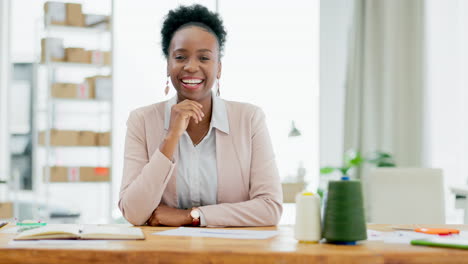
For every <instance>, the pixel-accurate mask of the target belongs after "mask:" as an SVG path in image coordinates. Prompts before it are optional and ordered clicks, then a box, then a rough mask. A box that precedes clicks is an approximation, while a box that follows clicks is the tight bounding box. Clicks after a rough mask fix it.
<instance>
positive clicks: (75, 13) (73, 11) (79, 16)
mask: <svg viewBox="0 0 468 264" xmlns="http://www.w3.org/2000/svg"><path fill="white" fill-rule="evenodd" d="M66 8H67V25H69V26H74V27H83V26H84V16H83V12H82V11H81V4H71V3H67V4H66Z"/></svg>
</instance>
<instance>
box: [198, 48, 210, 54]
mask: <svg viewBox="0 0 468 264" xmlns="http://www.w3.org/2000/svg"><path fill="white" fill-rule="evenodd" d="M197 51H198V52H211V53H212V51H211V50H210V49H199V50H197Z"/></svg>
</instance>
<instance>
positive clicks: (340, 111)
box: [320, 0, 353, 166]
mask: <svg viewBox="0 0 468 264" xmlns="http://www.w3.org/2000/svg"><path fill="white" fill-rule="evenodd" d="M352 15H353V1H350V0H324V1H321V2H320V165H321V166H326V165H335V166H336V165H340V164H341V163H342V162H343V152H344V149H343V138H344V136H343V134H344V131H343V129H344V99H345V96H344V95H345V82H346V66H347V65H346V63H347V60H348V58H347V55H348V44H349V41H348V35H349V30H350V28H351V19H352Z"/></svg>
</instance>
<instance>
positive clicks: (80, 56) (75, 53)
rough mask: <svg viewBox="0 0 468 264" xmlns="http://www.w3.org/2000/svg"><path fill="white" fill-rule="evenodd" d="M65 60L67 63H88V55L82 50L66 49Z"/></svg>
mask: <svg viewBox="0 0 468 264" xmlns="http://www.w3.org/2000/svg"><path fill="white" fill-rule="evenodd" d="M65 58H66V61H67V62H75V63H90V60H89V53H88V51H86V50H85V49H83V48H66V49H65Z"/></svg>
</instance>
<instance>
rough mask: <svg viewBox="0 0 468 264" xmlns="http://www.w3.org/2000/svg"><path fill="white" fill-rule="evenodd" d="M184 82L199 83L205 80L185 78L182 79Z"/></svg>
mask: <svg viewBox="0 0 468 264" xmlns="http://www.w3.org/2000/svg"><path fill="white" fill-rule="evenodd" d="M182 82H183V83H188V84H199V83H201V82H203V80H198V79H185V80H182Z"/></svg>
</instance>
